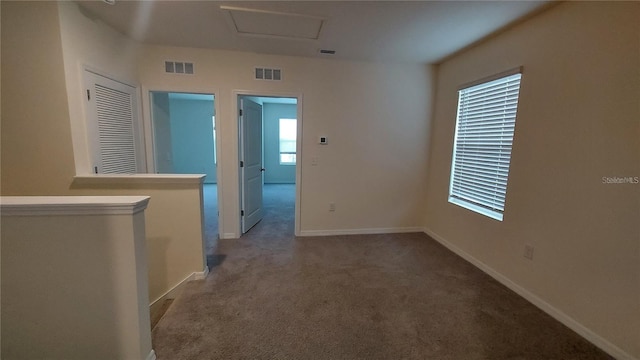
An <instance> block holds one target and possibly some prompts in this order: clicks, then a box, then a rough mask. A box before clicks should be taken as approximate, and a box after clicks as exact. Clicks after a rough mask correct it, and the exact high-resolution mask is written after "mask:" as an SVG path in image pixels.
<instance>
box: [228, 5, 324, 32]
mask: <svg viewBox="0 0 640 360" xmlns="http://www.w3.org/2000/svg"><path fill="white" fill-rule="evenodd" d="M220 9H222V10H223V11H224V12H225V13H226V14H227V15H228V18H229V23H230V25H231V26H232V28H233V30H234V31H236V33H238V34H240V35H249V36H262V37H278V38H289V39H304V40H318V38H319V37H320V31H321V30H322V26H323V25H324V22H325V19H323V18H320V17H316V16H311V15H302V14H292V13H283V12H276V11H267V10H258V9H247V8H239V7H232V6H220Z"/></svg>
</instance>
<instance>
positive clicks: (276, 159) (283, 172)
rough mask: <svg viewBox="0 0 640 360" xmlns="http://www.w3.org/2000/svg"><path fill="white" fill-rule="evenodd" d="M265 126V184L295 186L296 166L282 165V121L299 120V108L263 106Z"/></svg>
mask: <svg viewBox="0 0 640 360" xmlns="http://www.w3.org/2000/svg"><path fill="white" fill-rule="evenodd" d="M262 114H263V126H264V167H265V169H267V171H265V174H264V182H265V184H293V183H295V182H296V166H295V165H280V156H279V155H280V145H279V144H280V141H279V139H280V133H279V121H280V119H281V118H282V119H295V118H297V116H298V115H297V106H296V105H289V104H270V103H265V104H264V105H263V106H262Z"/></svg>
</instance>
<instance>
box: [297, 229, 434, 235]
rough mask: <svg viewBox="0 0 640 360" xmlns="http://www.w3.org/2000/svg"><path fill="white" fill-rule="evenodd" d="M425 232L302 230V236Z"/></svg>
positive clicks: (409, 230) (415, 230) (416, 230)
mask: <svg viewBox="0 0 640 360" xmlns="http://www.w3.org/2000/svg"><path fill="white" fill-rule="evenodd" d="M424 231H425V230H424V228H423V227H402V228H371V229H339V230H301V231H300V236H334V235H367V234H397V233H410V232H424Z"/></svg>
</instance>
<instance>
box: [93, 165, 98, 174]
mask: <svg viewBox="0 0 640 360" xmlns="http://www.w3.org/2000/svg"><path fill="white" fill-rule="evenodd" d="M93 172H95V173H96V174H97V173H98V167H97V166H94V167H93Z"/></svg>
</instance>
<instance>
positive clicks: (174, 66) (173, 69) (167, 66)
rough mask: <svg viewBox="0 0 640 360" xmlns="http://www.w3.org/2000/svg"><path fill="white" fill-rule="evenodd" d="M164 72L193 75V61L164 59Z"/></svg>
mask: <svg viewBox="0 0 640 360" xmlns="http://www.w3.org/2000/svg"><path fill="white" fill-rule="evenodd" d="M164 72H166V73H169V74H187V75H193V73H194V72H193V63H192V62H181V61H165V62H164Z"/></svg>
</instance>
